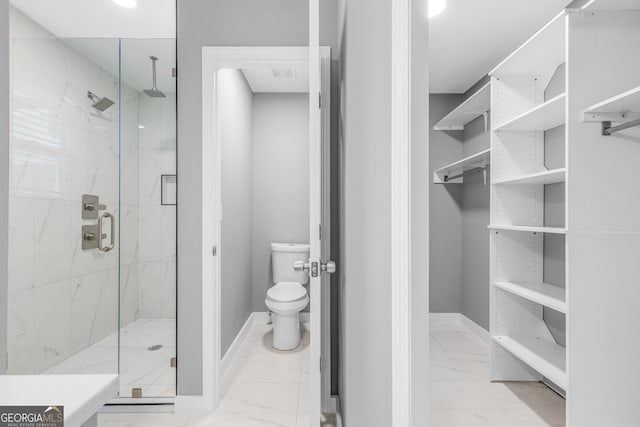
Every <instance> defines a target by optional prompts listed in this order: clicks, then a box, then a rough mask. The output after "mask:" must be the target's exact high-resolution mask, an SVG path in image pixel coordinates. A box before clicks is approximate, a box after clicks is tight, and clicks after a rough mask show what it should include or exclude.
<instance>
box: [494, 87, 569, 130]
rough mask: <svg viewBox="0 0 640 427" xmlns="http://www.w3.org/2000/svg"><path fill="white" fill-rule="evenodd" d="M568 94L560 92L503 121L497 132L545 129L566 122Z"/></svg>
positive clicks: (497, 127)
mask: <svg viewBox="0 0 640 427" xmlns="http://www.w3.org/2000/svg"><path fill="white" fill-rule="evenodd" d="M565 101H566V95H565V94H564V93H563V94H560V95H558V96H556V97H555V98H552V99H550V100H548V101H546V102H543V103H542V104H540V105H537V106H535V107H533V108H531V109H530V110H528V111H525V112H524V113H522V114H520V115H519V116H517V117H515V118H513V119H511V120H509V121H507V122H506V123H502V124H500V125H498V126H496V128H495V129H494V131H495V132H517V131H534V130H537V131H545V130H549V129H552V128H555V127H558V126H560V125H562V124H564V110H565V106H566V104H565Z"/></svg>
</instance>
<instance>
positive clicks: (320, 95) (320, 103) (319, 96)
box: [318, 92, 322, 109]
mask: <svg viewBox="0 0 640 427" xmlns="http://www.w3.org/2000/svg"><path fill="white" fill-rule="evenodd" d="M318 108H319V109H322V93H320V92H318Z"/></svg>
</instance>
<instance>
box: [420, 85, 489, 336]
mask: <svg viewBox="0 0 640 427" xmlns="http://www.w3.org/2000/svg"><path fill="white" fill-rule="evenodd" d="M482 83H486V82H485V81H484V79H483V80H481V81H480V82H478V84H476V85H474V86H473V87H472V88H471V89H469V91H468V92H467V93H465V94H464V95H453V94H452V95H445V94H439V95H435V94H432V95H430V96H429V101H430V115H429V123H430V130H429V132H430V137H429V139H430V159H429V166H430V171H431V175H433V171H434V170H435V169H438V168H439V167H441V166H443V165H446V164H448V163H451V162H454V161H456V160H459V159H461V158H463V157H466V156H469V155H471V154H474V153H477V152H479V151H482V150H485V149H487V148H489V146H490V134H489V133H488V132H485V128H484V119H483V118H482V117H478V118H477V119H475V120H473V121H472V122H470V123H468V124H467V125H466V126H465V129H464V131H451V132H442V131H434V130H433V125H434V124H435V123H436V122H437V121H438V120H440V119H441V118H442V117H444V116H445V115H447V114H448V113H449V112H450V111H451V110H452V109H453V108H455V107H457V106H458V105H459V104H460V102H462V100H463V99H466V98H467V97H468V96H469V95H470V93H472V92H473V91H476V90H477V89H479V86H480V85H481V84H482ZM429 179H430V181H429V182H432V180H433V179H432V177H431V176H430V178H429ZM429 199H430V206H431V208H430V217H429V223H430V240H429V241H430V248H431V249H430V263H431V268H430V288H429V295H430V300H429V309H430V312H431V313H462V314H464V315H465V316H467V317H468V318H470V319H471V320H473V321H474V322H476V323H477V324H479V325H480V326H482V327H484V328H485V329H489V233H488V231H487V225H488V224H489V173H487V185H486V186H485V185H484V180H483V177H482V174H481V173H479V174H473V175H468V176H466V177H465V178H464V183H463V184H462V185H460V184H445V185H443V184H432V185H431V192H430V195H429Z"/></svg>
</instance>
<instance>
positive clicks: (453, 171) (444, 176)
mask: <svg viewBox="0 0 640 427" xmlns="http://www.w3.org/2000/svg"><path fill="white" fill-rule="evenodd" d="M490 162H491V149H490V148H487V149H486V150H483V151H480V152H479V153H476V154H473V155H471V156H469V157H465V158H464V159H462V160H458V161H457V162H454V163H451V164H448V165H446V166H443V167H441V168H439V169H436V170H435V172H433V183H434V184H447V183H448V184H460V183H462V179H463V178H462V177H459V178H455V179H452V180H450V179H449V178H448V177H451V176H456V175H459V174H462V173H464V172H466V171H469V170H471V169H475V168H484V167H485V166H487V165H488V164H490Z"/></svg>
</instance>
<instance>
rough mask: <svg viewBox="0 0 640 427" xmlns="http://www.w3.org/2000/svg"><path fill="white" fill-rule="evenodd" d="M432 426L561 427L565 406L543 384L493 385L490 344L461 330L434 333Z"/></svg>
mask: <svg viewBox="0 0 640 427" xmlns="http://www.w3.org/2000/svg"><path fill="white" fill-rule="evenodd" d="M430 347H431V427H560V426H564V425H565V401H564V399H562V398H561V397H560V396H558V395H557V394H556V393H554V392H553V391H551V390H550V389H548V388H547V387H546V386H545V385H543V384H542V383H537V382H536V383H531V382H503V383H492V382H490V381H489V368H490V366H489V363H490V362H489V345H488V344H487V343H485V342H484V341H482V340H480V339H479V338H478V337H477V336H476V335H474V334H472V333H470V332H469V331H468V330H466V329H464V328H463V327H460V328H456V327H453V328H447V329H444V330H432V331H431V343H430Z"/></svg>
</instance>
